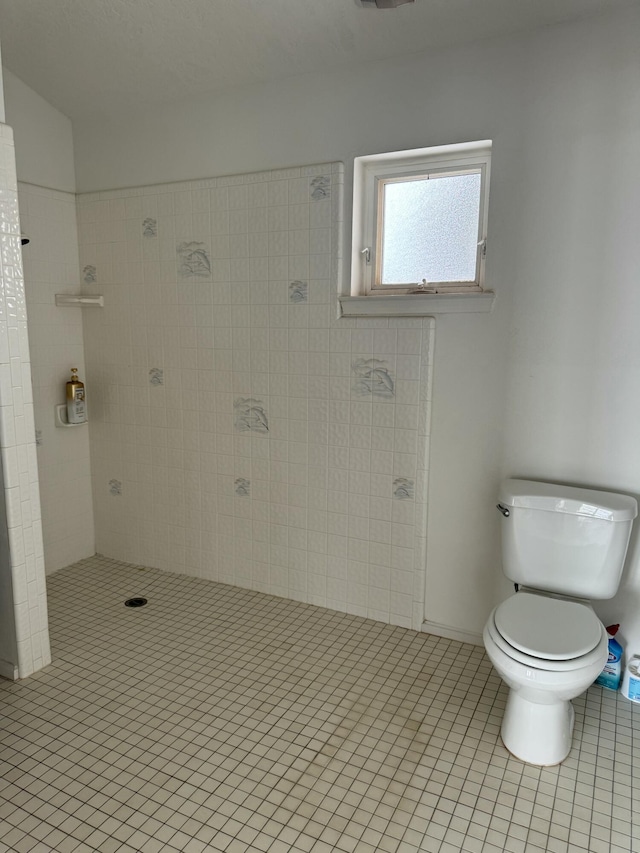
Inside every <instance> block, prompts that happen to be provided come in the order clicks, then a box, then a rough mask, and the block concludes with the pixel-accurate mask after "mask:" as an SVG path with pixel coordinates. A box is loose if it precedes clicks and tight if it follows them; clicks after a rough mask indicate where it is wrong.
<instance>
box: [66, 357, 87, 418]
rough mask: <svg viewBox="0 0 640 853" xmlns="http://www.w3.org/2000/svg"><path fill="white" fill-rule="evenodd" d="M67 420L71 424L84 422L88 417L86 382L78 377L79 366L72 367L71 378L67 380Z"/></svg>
mask: <svg viewBox="0 0 640 853" xmlns="http://www.w3.org/2000/svg"><path fill="white" fill-rule="evenodd" d="M66 387H67V420H68V422H69V423H70V424H83V423H84V422H85V421H86V419H87V409H86V406H85V400H84V382H81V381H80V380H79V379H78V368H77V367H72V368H71V379H69V381H68V382H67V386H66Z"/></svg>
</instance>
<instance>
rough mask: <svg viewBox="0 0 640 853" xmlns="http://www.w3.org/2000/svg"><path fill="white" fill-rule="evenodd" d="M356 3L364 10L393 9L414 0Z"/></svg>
mask: <svg viewBox="0 0 640 853" xmlns="http://www.w3.org/2000/svg"><path fill="white" fill-rule="evenodd" d="M356 3H357V4H358V6H362V7H363V8H364V9H395V8H396V7H397V6H404V5H405V4H406V3H415V0H356Z"/></svg>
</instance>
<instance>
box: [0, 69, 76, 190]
mask: <svg viewBox="0 0 640 853" xmlns="http://www.w3.org/2000/svg"><path fill="white" fill-rule="evenodd" d="M3 78H4V100H5V107H6V114H7V124H9V125H11V127H12V128H13V135H14V139H15V146H16V168H17V170H18V180H20V181H26V182H28V183H30V184H36V185H38V186H41V187H48V188H50V189H55V190H64V191H66V192H74V191H75V183H76V181H75V170H74V163H73V136H72V131H71V121H70V119H68V118H67V117H66V116H65V115H63V114H62V113H61V112H60V111H59V110H57V109H56V108H55V107H52V106H51V104H50V103H48V102H47V101H45V99H44V98H42V97H41V96H40V95H38V94H37V92H34V91H33V89H31V88H30V87H29V86H27V85H26V83H23V82H22V80H20V79H18V77H16V76H15V74H12V73H11V72H10V71H8V70H7V69H6V68H5V69H3Z"/></svg>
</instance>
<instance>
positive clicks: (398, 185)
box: [380, 174, 481, 284]
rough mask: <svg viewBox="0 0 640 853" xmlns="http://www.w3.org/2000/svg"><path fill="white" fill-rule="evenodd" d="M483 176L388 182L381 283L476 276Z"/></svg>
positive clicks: (406, 282) (466, 278) (385, 197)
mask: <svg viewBox="0 0 640 853" xmlns="http://www.w3.org/2000/svg"><path fill="white" fill-rule="evenodd" d="M480 185H481V176H480V175H479V174H472V175H452V176H446V177H432V178H417V179H416V180H410V181H397V182H392V183H387V184H385V185H384V200H383V203H384V219H383V224H384V228H383V237H382V274H381V281H380V283H381V284H413V283H417V282H421V281H422V279H423V278H426V280H427V282H430V281H443V282H444V281H464V282H473V281H475V278H476V258H477V247H478V217H479V215H480Z"/></svg>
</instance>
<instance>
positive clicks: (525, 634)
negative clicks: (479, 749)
mask: <svg viewBox="0 0 640 853" xmlns="http://www.w3.org/2000/svg"><path fill="white" fill-rule="evenodd" d="M483 639H484V645H485V648H486V651H487V654H488V656H489V659H490V660H491V662H492V664H493V665H494V667H495V669H496V671H497V672H498V674H499V675H500V677H501V678H502V679H503V680H504V681H505V683H506V684H507V685H508V686H509V688H510V692H509V698H508V700H507V706H506V709H505V714H504V718H503V722H502V729H501V735H502V740H503V743H504V745H505V747H506V748H507V749H508V750H509V752H511V753H512V754H513V755H514V756H516V757H517V758H520V759H521V760H522V761H526V762H527V763H529V764H536V765H543V766H548V765H553V764H559V763H560V762H561V761H563V760H564V759H565V758H566V757H567V755H568V754H569V751H570V749H571V738H572V734H573V722H574V711H573V707H572V705H571V701H570V700H571V699H575V698H576V697H577V696H579V695H580V694H581V693H583V692H584V691H585V690H586V689H587V687H589V685H590V684H592V683H593V681H594V680H595V679H596V678H597V676H598V674H599V673H600V671H601V670H602V667H603V666H604V664H605V662H606V660H607V648H608V647H607V634H606V631H605V629H604V627H603V625H602V623H601V622H600V620H599V619H598V618H597V616H596V615H595V613H594V612H593V610H592V609H591V607H590V606H589V605H588V604H584V603H581V602H578V601H575V600H569V599H564V598H560V597H558V596H557V595H553V596H550V595H545V594H544V593H541V592H539V591H524V592H518V593H516V595H514V596H511V598H508V599H507V600H506V601H503V602H502V604H499V605H498V606H497V607H496V608H495V609H494V610H493V611H492V613H491V616H490V617H489V620H488V621H487V624H486V626H485V629H484V633H483Z"/></svg>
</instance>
